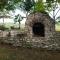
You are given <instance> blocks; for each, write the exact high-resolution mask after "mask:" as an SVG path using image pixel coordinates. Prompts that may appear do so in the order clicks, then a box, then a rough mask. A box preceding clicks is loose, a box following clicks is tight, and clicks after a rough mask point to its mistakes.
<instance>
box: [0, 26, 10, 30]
mask: <svg viewBox="0 0 60 60" xmlns="http://www.w3.org/2000/svg"><path fill="white" fill-rule="evenodd" d="M8 29H9V28H7V27H5V26H4V25H0V30H3V31H4V30H8Z"/></svg>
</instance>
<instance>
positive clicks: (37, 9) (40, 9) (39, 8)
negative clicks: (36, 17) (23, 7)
mask: <svg viewBox="0 0 60 60" xmlns="http://www.w3.org/2000/svg"><path fill="white" fill-rule="evenodd" d="M34 10H35V12H44V11H45V6H44V4H43V2H41V1H38V2H36V3H35V8H34Z"/></svg>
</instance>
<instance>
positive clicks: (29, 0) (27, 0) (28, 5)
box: [20, 0, 35, 17]
mask: <svg viewBox="0 0 60 60" xmlns="http://www.w3.org/2000/svg"><path fill="white" fill-rule="evenodd" d="M34 4H35V2H34V0H23V1H22V4H21V6H20V7H21V8H22V9H23V10H24V11H26V17H27V15H28V13H29V12H30V10H31V9H32V7H33V6H34Z"/></svg>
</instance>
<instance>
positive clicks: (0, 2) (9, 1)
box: [0, 0, 21, 11]
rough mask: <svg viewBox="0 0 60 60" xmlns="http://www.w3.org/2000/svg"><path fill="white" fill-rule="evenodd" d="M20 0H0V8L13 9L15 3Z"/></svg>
mask: <svg viewBox="0 0 60 60" xmlns="http://www.w3.org/2000/svg"><path fill="white" fill-rule="evenodd" d="M19 2H21V0H0V10H1V11H3V10H4V9H6V10H14V9H15V8H16V4H18V3H19Z"/></svg>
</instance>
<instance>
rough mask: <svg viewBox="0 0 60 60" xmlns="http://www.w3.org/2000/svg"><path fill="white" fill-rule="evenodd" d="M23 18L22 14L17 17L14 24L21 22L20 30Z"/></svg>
mask: <svg viewBox="0 0 60 60" xmlns="http://www.w3.org/2000/svg"><path fill="white" fill-rule="evenodd" d="M22 19H23V18H22V16H21V15H20V14H18V15H16V16H15V19H14V22H15V23H16V22H19V29H20V22H21V21H22Z"/></svg>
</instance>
